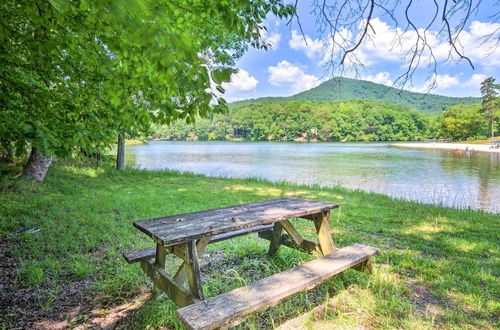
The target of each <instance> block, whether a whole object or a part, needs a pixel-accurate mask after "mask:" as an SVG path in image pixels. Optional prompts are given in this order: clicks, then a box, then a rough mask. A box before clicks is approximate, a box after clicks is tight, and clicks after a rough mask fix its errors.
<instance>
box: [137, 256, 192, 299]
mask: <svg viewBox="0 0 500 330" xmlns="http://www.w3.org/2000/svg"><path fill="white" fill-rule="evenodd" d="M141 268H142V270H143V271H144V272H145V273H146V274H147V275H148V276H149V277H150V278H151V280H153V283H154V285H155V286H157V287H158V288H159V289H161V290H162V291H164V292H165V293H167V294H168V296H169V297H170V298H171V299H172V300H173V301H174V302H175V303H176V304H177V305H178V306H187V305H189V304H192V303H194V302H196V301H197V299H196V298H194V297H193V296H191V294H190V293H189V292H188V291H186V290H185V289H184V288H183V287H181V286H179V285H178V284H177V283H175V281H174V280H173V279H172V278H171V277H170V275H168V274H167V272H166V271H165V270H164V269H162V268H160V266H158V265H156V264H155V263H153V262H152V261H151V260H141Z"/></svg>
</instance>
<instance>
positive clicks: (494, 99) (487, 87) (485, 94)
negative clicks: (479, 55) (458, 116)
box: [481, 77, 500, 137]
mask: <svg viewBox="0 0 500 330" xmlns="http://www.w3.org/2000/svg"><path fill="white" fill-rule="evenodd" d="M497 90H500V84H496V83H495V78H493V77H489V78H486V79H485V80H484V81H483V82H481V96H482V98H483V101H482V106H481V113H482V114H483V115H484V116H485V117H486V120H487V121H488V122H489V125H488V128H489V133H490V136H491V137H493V136H495V121H496V120H497V119H498V118H499V116H500V114H499V112H500V111H499V108H500V99H499V98H498V92H497Z"/></svg>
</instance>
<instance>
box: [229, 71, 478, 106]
mask: <svg viewBox="0 0 500 330" xmlns="http://www.w3.org/2000/svg"><path fill="white" fill-rule="evenodd" d="M350 99H365V100H374V101H384V102H388V103H394V104H399V105H403V106H405V107H408V108H411V109H415V110H417V111H419V112H422V113H425V114H430V115H439V114H441V112H442V111H443V110H444V109H446V108H447V107H449V106H451V105H455V104H462V103H465V104H469V103H474V104H475V103H480V102H481V99H480V98H476V97H447V96H441V95H434V94H422V93H414V92H409V91H406V90H400V89H396V88H392V87H387V86H385V85H381V84H376V83H373V82H370V81H364V80H356V79H349V78H333V79H330V80H328V81H326V82H324V83H322V84H321V85H319V86H317V87H315V88H312V89H310V90H307V91H304V92H301V93H298V94H296V95H293V96H290V97H284V98H280V97H277V98H264V100H268V101H274V102H282V101H288V100H309V101H335V100H350ZM247 102H249V101H241V102H236V103H240V104H241V103H247Z"/></svg>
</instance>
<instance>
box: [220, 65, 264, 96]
mask: <svg viewBox="0 0 500 330" xmlns="http://www.w3.org/2000/svg"><path fill="white" fill-rule="evenodd" d="M258 83H259V81H258V80H257V79H255V78H254V77H252V76H251V75H250V74H248V72H247V71H245V70H243V69H239V70H238V72H236V73H233V74H232V75H231V81H230V82H228V83H222V87H223V88H224V89H225V90H226V93H239V92H252V91H254V90H255V87H257V84H258Z"/></svg>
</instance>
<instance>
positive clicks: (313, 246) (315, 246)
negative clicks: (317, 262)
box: [259, 231, 323, 255]
mask: <svg viewBox="0 0 500 330" xmlns="http://www.w3.org/2000/svg"><path fill="white" fill-rule="evenodd" d="M259 237H260V238H263V239H266V240H269V241H270V240H271V237H272V231H262V232H259ZM281 245H284V246H287V247H289V248H292V249H296V250H300V251H304V252H306V253H311V254H314V255H323V254H322V252H321V248H320V247H319V243H318V242H315V241H311V240H309V239H307V238H303V239H302V243H301V244H300V245H297V243H296V242H295V241H294V240H293V239H291V238H290V236H289V235H288V234H282V235H281Z"/></svg>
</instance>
